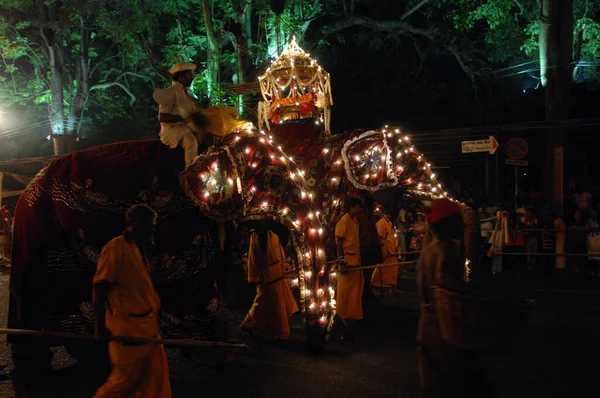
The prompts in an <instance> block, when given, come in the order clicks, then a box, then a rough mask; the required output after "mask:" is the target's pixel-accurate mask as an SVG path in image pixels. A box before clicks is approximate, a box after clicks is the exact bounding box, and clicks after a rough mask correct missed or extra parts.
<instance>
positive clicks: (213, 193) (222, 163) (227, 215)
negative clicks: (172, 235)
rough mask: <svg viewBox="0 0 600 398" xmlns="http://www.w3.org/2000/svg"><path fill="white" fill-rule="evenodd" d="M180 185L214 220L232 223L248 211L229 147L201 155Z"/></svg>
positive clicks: (181, 179) (182, 175) (180, 177)
mask: <svg viewBox="0 0 600 398" xmlns="http://www.w3.org/2000/svg"><path fill="white" fill-rule="evenodd" d="M179 182H180V184H181V187H182V188H183V190H184V191H185V193H186V195H187V196H188V197H189V198H190V199H191V200H192V202H193V203H194V204H195V205H196V206H197V207H199V208H200V210H201V211H202V212H203V213H204V214H205V215H206V216H207V217H209V218H211V219H214V220H220V221H222V220H230V219H233V218H236V217H237V216H238V215H240V214H242V213H243V211H244V208H245V207H244V205H245V203H246V200H245V197H244V195H245V193H244V191H243V189H242V183H241V179H240V175H239V173H238V170H237V167H236V163H235V160H234V159H233V157H232V155H231V153H230V150H229V148H227V147H226V146H223V147H220V148H218V149H215V150H213V151H210V152H207V153H205V154H202V155H200V156H198V157H197V158H196V160H195V162H194V164H193V165H192V166H191V167H190V168H189V169H188V170H186V171H184V172H182V173H181V174H180V176H179Z"/></svg>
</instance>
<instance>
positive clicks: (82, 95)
mask: <svg viewBox="0 0 600 398" xmlns="http://www.w3.org/2000/svg"><path fill="white" fill-rule="evenodd" d="M79 34H80V36H81V38H80V42H79V54H78V55H77V57H76V60H77V64H76V66H75V68H76V70H77V80H76V85H75V95H74V97H73V102H72V103H71V105H70V107H69V119H68V120H67V131H66V133H67V134H69V135H75V136H77V132H78V131H79V125H80V124H81V122H82V120H81V118H82V115H83V108H84V106H85V103H86V98H87V96H88V94H89V92H90V83H89V77H90V76H89V75H90V67H89V57H88V42H89V41H88V39H89V33H88V32H87V30H86V29H85V21H84V20H83V18H80V32H79Z"/></svg>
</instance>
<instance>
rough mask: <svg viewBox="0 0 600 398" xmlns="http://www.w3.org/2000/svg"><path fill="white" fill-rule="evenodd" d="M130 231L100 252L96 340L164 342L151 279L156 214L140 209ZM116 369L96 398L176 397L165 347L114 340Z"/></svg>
mask: <svg viewBox="0 0 600 398" xmlns="http://www.w3.org/2000/svg"><path fill="white" fill-rule="evenodd" d="M126 221H127V229H126V231H125V233H123V235H121V236H119V237H117V238H114V239H113V240H111V241H110V242H108V244H107V245H106V246H104V248H103V249H102V252H101V253H100V257H99V259H98V268H97V270H96V274H95V275H94V281H93V284H94V288H93V305H94V311H95V313H96V335H97V336H99V337H107V336H110V335H115V336H128V337H140V338H160V331H159V319H158V314H159V312H160V299H159V297H158V294H157V293H156V291H155V290H154V286H153V285H152V279H151V278H150V270H149V266H150V263H149V261H148V255H149V251H150V250H151V248H152V241H153V235H154V229H155V226H156V213H155V212H154V210H152V209H151V208H150V207H148V206H145V205H134V206H132V207H131V208H130V209H129V210H128V211H127V214H126ZM108 353H109V357H110V362H111V364H112V369H111V372H110V375H109V376H108V379H107V380H106V382H105V383H104V385H103V386H101V387H100V388H99V389H98V391H97V392H96V395H95V397H96V398H105V397H123V398H130V397H134V398H170V397H171V385H170V381H169V366H168V363H167V356H166V355H165V350H164V347H163V346H162V345H154V344H144V345H129V344H124V343H120V342H117V341H111V342H110V343H109V345H108Z"/></svg>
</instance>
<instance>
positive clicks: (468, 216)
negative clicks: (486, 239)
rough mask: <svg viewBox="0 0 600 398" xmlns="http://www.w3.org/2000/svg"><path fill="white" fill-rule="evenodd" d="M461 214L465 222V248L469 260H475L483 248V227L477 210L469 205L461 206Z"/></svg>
mask: <svg viewBox="0 0 600 398" xmlns="http://www.w3.org/2000/svg"><path fill="white" fill-rule="evenodd" d="M460 212H461V216H462V220H463V224H464V228H465V230H464V242H463V245H464V248H465V254H466V256H467V258H468V259H469V261H471V262H474V261H476V260H477V259H478V258H479V251H480V248H481V227H480V225H479V216H478V215H477V212H476V211H475V210H473V209H472V208H470V207H469V206H465V205H462V206H461V210H460Z"/></svg>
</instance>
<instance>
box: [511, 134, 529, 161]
mask: <svg viewBox="0 0 600 398" xmlns="http://www.w3.org/2000/svg"><path fill="white" fill-rule="evenodd" d="M505 151H506V156H507V157H508V158H509V159H513V160H520V159H523V158H524V157H525V156H527V153H529V144H528V143H527V141H525V140H524V139H523V138H511V139H510V140H508V142H507V143H506V149H505Z"/></svg>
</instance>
